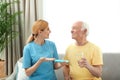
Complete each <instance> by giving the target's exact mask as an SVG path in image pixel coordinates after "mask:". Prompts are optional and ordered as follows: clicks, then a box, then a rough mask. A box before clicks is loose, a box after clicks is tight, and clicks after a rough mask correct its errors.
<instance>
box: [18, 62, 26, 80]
mask: <svg viewBox="0 0 120 80" xmlns="http://www.w3.org/2000/svg"><path fill="white" fill-rule="evenodd" d="M17 65H18V73H17V78H16V80H28V76H27V75H26V74H25V69H24V68H22V62H21V61H18V62H17Z"/></svg>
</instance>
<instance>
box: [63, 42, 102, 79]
mask: <svg viewBox="0 0 120 80" xmlns="http://www.w3.org/2000/svg"><path fill="white" fill-rule="evenodd" d="M81 57H85V58H86V59H87V61H88V62H89V63H90V64H91V65H103V58H102V53H101V50H100V48H99V47H98V46H96V45H94V44H92V43H90V42H88V43H87V44H86V45H84V46H77V45H75V44H71V45H70V46H69V47H68V48H67V50H66V54H65V57H64V59H65V60H69V67H70V76H71V77H72V78H73V80H101V78H96V77H94V76H93V75H92V74H91V73H90V72H89V71H88V69H86V68H81V67H80V66H79V65H78V62H77V61H78V60H79V59H81Z"/></svg>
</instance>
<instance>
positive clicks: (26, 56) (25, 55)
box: [23, 46, 31, 68]
mask: <svg viewBox="0 0 120 80" xmlns="http://www.w3.org/2000/svg"><path fill="white" fill-rule="evenodd" d="M30 66H31V56H30V50H29V47H28V46H25V47H24V49H23V68H28V67H30Z"/></svg>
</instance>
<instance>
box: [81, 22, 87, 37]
mask: <svg viewBox="0 0 120 80" xmlns="http://www.w3.org/2000/svg"><path fill="white" fill-rule="evenodd" d="M85 29H86V30H87V32H86V36H88V34H89V26H88V24H87V23H86V22H83V23H82V29H81V30H85Z"/></svg>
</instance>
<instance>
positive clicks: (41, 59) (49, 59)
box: [39, 57, 55, 62]
mask: <svg viewBox="0 0 120 80" xmlns="http://www.w3.org/2000/svg"><path fill="white" fill-rule="evenodd" d="M39 60H40V61H41V62H45V61H54V60H55V58H45V57H41V58H40V59H39Z"/></svg>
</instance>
